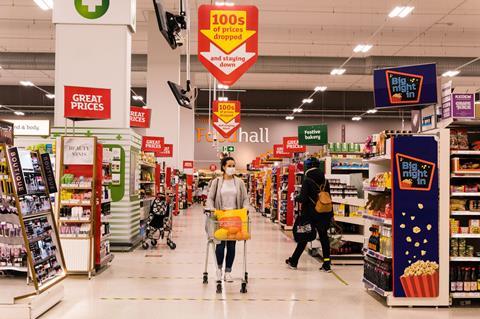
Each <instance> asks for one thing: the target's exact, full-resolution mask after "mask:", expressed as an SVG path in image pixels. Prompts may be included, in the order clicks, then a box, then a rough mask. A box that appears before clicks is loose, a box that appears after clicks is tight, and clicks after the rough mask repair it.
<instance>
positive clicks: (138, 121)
mask: <svg viewBox="0 0 480 319" xmlns="http://www.w3.org/2000/svg"><path fill="white" fill-rule="evenodd" d="M151 116H152V110H151V109H145V108H143V107H136V106H132V107H130V127H142V128H149V127H150V118H151Z"/></svg>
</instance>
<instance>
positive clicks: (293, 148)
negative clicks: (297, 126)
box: [283, 136, 307, 153]
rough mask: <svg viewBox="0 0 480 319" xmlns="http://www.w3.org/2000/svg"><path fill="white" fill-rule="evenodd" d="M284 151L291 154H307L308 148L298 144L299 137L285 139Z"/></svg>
mask: <svg viewBox="0 0 480 319" xmlns="http://www.w3.org/2000/svg"><path fill="white" fill-rule="evenodd" d="M283 150H284V152H289V153H305V152H306V151H307V147H306V146H305V145H300V144H298V137H296V136H294V137H284V138H283Z"/></svg>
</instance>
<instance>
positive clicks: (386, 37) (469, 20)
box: [0, 0, 480, 90]
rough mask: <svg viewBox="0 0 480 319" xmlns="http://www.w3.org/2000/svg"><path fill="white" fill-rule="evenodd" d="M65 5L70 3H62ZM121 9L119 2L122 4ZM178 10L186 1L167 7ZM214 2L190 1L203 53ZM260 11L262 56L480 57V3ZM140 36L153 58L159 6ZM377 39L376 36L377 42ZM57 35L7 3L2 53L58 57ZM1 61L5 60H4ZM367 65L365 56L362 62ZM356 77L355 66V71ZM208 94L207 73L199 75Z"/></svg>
mask: <svg viewBox="0 0 480 319" xmlns="http://www.w3.org/2000/svg"><path fill="white" fill-rule="evenodd" d="M56 1H64V0H56ZM116 1H118V0H116ZM165 2H166V4H167V7H169V8H170V9H171V10H178V0H165ZM203 3H210V1H204V0H202V1H200V0H190V7H191V10H190V17H191V21H192V36H193V47H196V32H197V30H196V24H197V23H196V20H197V19H196V9H197V7H198V5H200V4H203ZM235 3H236V4H255V5H257V6H258V7H259V10H260V33H259V50H260V55H265V56H293V57H295V56H313V57H344V58H348V57H350V56H351V54H352V48H353V47H354V46H355V45H356V44H358V43H361V42H370V43H372V44H373V45H374V48H373V49H372V50H371V51H370V52H369V53H368V54H370V55H375V56H412V57H416V56H433V57H477V56H480V41H479V40H480V36H479V34H480V23H479V21H480V0H410V1H408V0H404V1H401V0H385V1H379V0H376V1H373V0H295V1H292V0H258V1H254V0H250V1H245V0H236V1H235ZM407 3H408V5H411V6H415V10H414V12H413V14H412V15H411V16H409V17H407V18H405V19H386V17H387V15H388V13H389V11H390V10H391V9H392V8H393V7H395V6H396V5H400V4H404V5H405V4H407ZM137 7H138V11H137V21H138V31H137V33H136V34H135V35H134V37H133V52H134V53H146V52H147V21H146V16H147V14H146V12H148V11H149V10H152V5H151V0H138V4H137ZM372 34H375V36H373V37H372ZM54 48H55V28H54V26H53V25H52V23H51V12H44V11H42V10H40V9H39V8H38V7H37V6H36V5H35V3H34V2H33V0H0V52H2V51H4V52H54ZM0 54H1V53H0ZM357 56H358V57H361V56H362V55H357ZM346 68H347V74H348V64H347V67H346ZM292 73H293V74H274V75H270V74H246V75H245V76H244V77H243V78H242V79H241V80H240V82H239V83H238V84H237V85H236V87H242V88H267V89H310V88H312V87H314V86H316V85H317V84H319V83H324V84H326V85H328V86H329V87H330V88H332V89H339V90H340V89H341V90H343V89H348V90H370V89H371V86H372V84H371V79H369V77H366V76H356V75H345V76H343V77H332V76H330V75H309V74H301V75H300V74H295V73H294V71H293V70H292ZM0 76H1V77H0V84H16V83H18V80H20V79H25V78H28V79H31V80H32V81H35V83H38V84H45V85H48V84H53V72H49V71H44V72H43V71H42V72H39V71H29V70H22V71H18V70H16V71H7V70H3V71H0ZM193 79H194V80H195V81H196V83H197V85H199V86H205V84H206V81H205V79H206V75H205V73H198V74H194V76H193ZM132 81H133V83H132V84H133V85H134V86H144V85H145V82H146V75H145V74H143V73H141V72H140V73H137V72H134V73H133V77H132ZM455 81H456V84H457V81H458V84H457V85H471V86H476V87H480V78H476V77H469V78H466V77H459V78H458V79H456V80H455Z"/></svg>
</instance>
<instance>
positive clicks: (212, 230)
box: [203, 209, 251, 294]
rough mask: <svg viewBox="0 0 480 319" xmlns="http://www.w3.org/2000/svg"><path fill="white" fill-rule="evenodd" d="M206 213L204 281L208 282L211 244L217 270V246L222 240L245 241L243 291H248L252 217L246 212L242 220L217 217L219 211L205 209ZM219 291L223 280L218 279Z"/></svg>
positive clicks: (219, 291) (218, 291)
mask: <svg viewBox="0 0 480 319" xmlns="http://www.w3.org/2000/svg"><path fill="white" fill-rule="evenodd" d="M204 212H205V215H206V222H205V231H206V232H207V253H206V256H205V270H204V272H203V283H204V284H208V255H209V253H210V246H212V251H213V258H214V260H215V267H216V269H217V270H219V268H218V263H217V262H216V256H215V246H216V244H217V243H219V242H220V241H243V245H244V246H243V247H244V249H243V274H244V276H243V278H242V287H241V289H240V292H241V293H247V284H248V272H247V241H248V240H250V238H251V224H250V217H249V216H248V214H246V219H244V220H241V219H239V217H238V218H235V217H227V218H224V219H220V220H219V219H217V216H218V214H217V213H216V212H219V211H216V212H214V211H211V210H208V209H205V210H204ZM227 212H228V211H227ZM216 283H217V293H218V294H220V293H222V281H221V280H218V279H217V281H216Z"/></svg>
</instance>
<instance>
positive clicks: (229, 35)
mask: <svg viewBox="0 0 480 319" xmlns="http://www.w3.org/2000/svg"><path fill="white" fill-rule="evenodd" d="M257 57H258V8H257V7H255V6H232V7H225V6H221V7H220V6H214V5H202V6H200V7H199V9H198V59H199V60H200V62H201V63H202V64H203V65H204V66H205V67H206V68H207V69H208V71H210V73H212V75H213V76H214V77H215V78H216V79H217V80H218V81H219V82H220V83H223V84H226V85H233V84H234V83H235V82H236V81H237V80H238V79H239V78H240V77H241V76H242V75H243V74H244V73H245V72H247V70H248V69H249V68H250V67H251V66H252V65H253V64H255V62H256V61H257Z"/></svg>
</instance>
